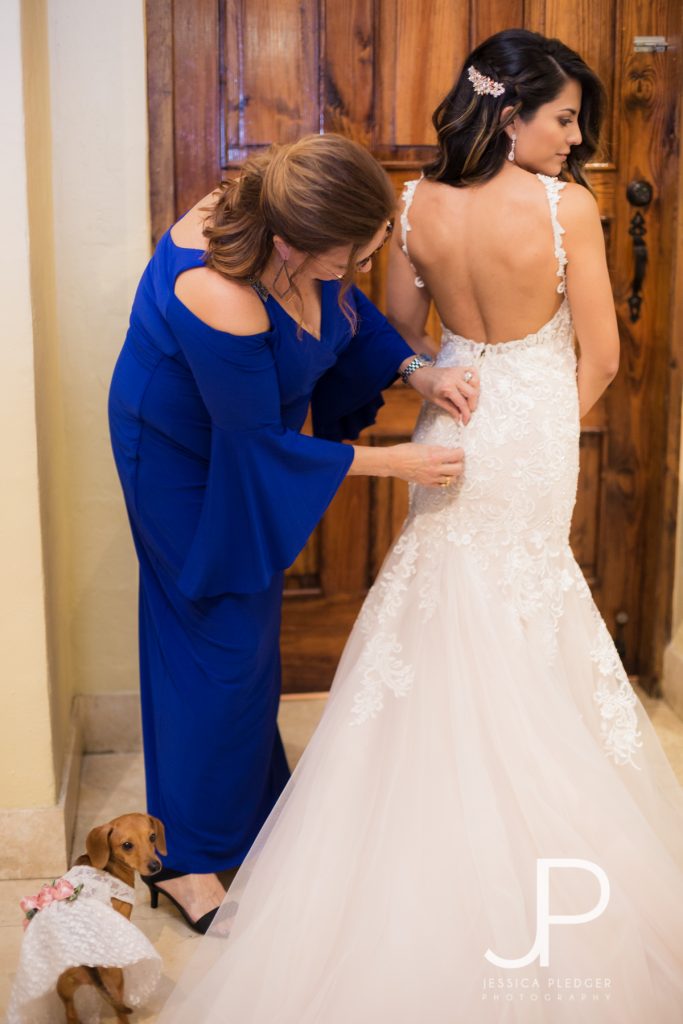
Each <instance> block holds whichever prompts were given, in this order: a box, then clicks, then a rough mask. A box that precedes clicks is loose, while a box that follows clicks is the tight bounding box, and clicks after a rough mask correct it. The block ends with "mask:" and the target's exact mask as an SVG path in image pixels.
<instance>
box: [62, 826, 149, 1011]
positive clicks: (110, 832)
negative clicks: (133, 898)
mask: <svg viewBox="0 0 683 1024" xmlns="http://www.w3.org/2000/svg"><path fill="white" fill-rule="evenodd" d="M85 848H86V851H87V852H86V853H85V854H83V855H82V856H81V857H79V858H78V860H77V861H76V862H75V864H86V865H89V866H90V867H94V868H99V869H100V870H102V871H106V872H108V873H109V874H111V875H113V876H114V877H115V878H118V879H120V880H121V881H122V882H125V884H126V885H129V886H131V887H132V886H133V885H134V883H135V872H136V871H137V872H139V873H140V874H145V875H154V874H157V873H158V872H159V871H160V870H161V867H162V865H161V861H160V860H159V858H158V856H157V850H158V851H159V853H161V854H162V855H165V854H166V836H165V833H164V826H163V823H162V822H161V821H159V819H158V818H154V817H152V816H151V815H149V814H123V815H121V816H120V817H119V818H114V819H113V820H112V821H109V822H107V823H106V824H105V825H98V826H97V827H96V828H94V829H92V831H91V832H90V833H89V834H88V837H87V839H86V841H85ZM111 903H112V906H113V908H114V910H117V911H118V912H119V913H120V914H123V916H124V917H126V918H127V919H130V916H131V913H132V911H133V906H132V904H131V903H126V902H124V901H123V900H118V899H116V898H114V897H112V900H111ZM81 985H95V986H96V987H97V989H98V991H99V992H100V994H101V995H102V996H103V997H104V999H105V1000H106V1001H107V1002H108V1003H109V1004H110V1006H112V1007H113V1009H114V1010H115V1011H116V1019H117V1021H119V1022H125V1021H126V1020H127V1016H126V1015H128V1014H130V1013H132V1012H133V1011H132V1010H131V1009H130V1007H128V1006H126V1004H125V1002H124V993H123V969H122V968H121V967H85V966H83V967H70V968H69V969H68V970H66V971H63V972H62V974H61V975H60V976H59V979H58V981H57V994H58V995H59V998H60V999H61V1001H62V1003H63V1004H64V1010H65V1012H66V1020H67V1022H68V1024H79V1018H78V1014H77V1013H76V1007H75V1005H74V993H75V992H76V990H77V989H78V988H79V987H80V986H81Z"/></svg>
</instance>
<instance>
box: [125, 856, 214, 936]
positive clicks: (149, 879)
mask: <svg viewBox="0 0 683 1024" xmlns="http://www.w3.org/2000/svg"><path fill="white" fill-rule="evenodd" d="M186 874H187V871H174V870H173V868H162V869H161V871H157V873H156V874H155V875H140V878H141V879H142V881H143V882H144V883H145V885H146V886H147V888H148V889H149V902H150V906H151V907H152V910H156V908H157V907H158V905H159V893H160V892H161V893H163V894H164V896H165V897H166V898H167V899H169V900H170V901H171V903H172V904H173V905H174V906H175V907H177V908H178V910H179V911H180V913H181V914H182V915H183V917H184V918H185V920H186V921H187V923H188V924H189V926H190V928H192V929H193V931H195V932H199V934H200V935H206V933H207V931H208V930H209V925H210V924H211V922H212V921H213V919H214V917H215V916H216V914H217V913H218V909H219V908H218V907H214V908H213V910H209V911H207V913H206V914H203V915H202V917H200V918H199V919H198V920H197V921H194V920H193V919H192V918H191V917H190V915H189V914H188V912H187V911H186V910H185V907H184V906H183V905H182V903H179V902H178V900H177V899H176V898H175V897H174V896H171V894H170V892H166V890H165V889H160V888H159V886H158V885H157V882H168V881H170V880H171V879H172V878H182V877H183V875H186Z"/></svg>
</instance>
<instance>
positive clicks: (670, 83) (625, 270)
mask: <svg viewBox="0 0 683 1024" xmlns="http://www.w3.org/2000/svg"><path fill="white" fill-rule="evenodd" d="M147 26H148V68H149V109H150V175H151V202H152V219H153V229H154V240H156V238H158V236H159V235H160V234H161V232H163V231H164V230H165V229H166V227H168V225H169V224H171V223H172V222H173V221H174V220H175V219H176V218H177V217H178V216H179V215H181V214H182V213H183V212H184V211H185V210H186V209H187V208H189V207H190V206H192V205H193V204H194V202H196V199H197V198H198V197H199V196H201V195H203V194H204V193H205V192H207V191H208V190H209V188H211V187H213V186H214V185H215V183H216V181H217V180H218V179H219V178H220V177H221V176H222V175H227V174H229V173H231V172H234V170H235V168H236V167H237V166H238V165H239V163H240V161H241V160H243V159H244V158H245V157H246V156H247V155H248V154H249V153H251V152H253V151H254V150H255V149H259V148H260V147H263V146H266V145H268V144H269V143H271V142H288V141H291V140H293V139H295V138H297V137H298V136H300V135H301V134H303V133H305V132H311V131H313V132H317V131H338V132H342V133H343V134H346V135H348V136H350V137H351V138H354V139H356V140H357V141H359V142H362V143H363V144H364V145H366V146H368V147H369V149H370V150H371V151H372V152H373V153H374V155H375V156H376V157H377V158H378V159H379V160H380V161H381V163H382V164H383V166H384V167H385V168H386V170H387V172H388V173H389V175H390V176H391V178H392V180H393V182H394V184H395V187H396V190H397V192H399V191H400V189H401V187H402V183H403V182H404V181H405V180H407V179H409V178H412V177H416V176H417V174H419V167H420V165H421V164H422V163H423V162H424V161H425V160H426V159H427V158H428V157H429V156H430V155H431V153H432V151H433V150H432V148H431V147H432V144H433V138H434V136H433V131H432V128H431V119H430V118H431V112H432V110H433V109H434V107H435V106H436V104H437V102H438V101H439V100H440V98H441V97H442V95H443V94H444V93H445V92H446V91H447V89H448V88H449V87H450V85H451V84H452V81H453V78H454V76H455V74H456V72H457V71H458V69H459V67H460V66H461V64H462V61H463V60H464V58H465V57H466V56H467V53H468V52H469V51H470V50H471V49H472V47H473V46H474V45H476V44H477V43H478V42H480V41H481V40H482V39H484V38H486V37H487V36H488V35H490V34H491V33H493V32H495V31H498V30H500V29H503V28H509V27H514V26H524V27H526V28H530V29H533V30H536V31H539V32H542V33H544V34H546V35H551V36H558V37H559V38H561V39H562V40H563V41H564V42H566V43H567V44H568V45H569V46H572V47H573V48H574V49H576V50H578V51H579V53H581V54H582V56H583V57H584V58H585V59H586V60H587V61H588V62H589V63H590V64H591V65H592V66H593V67H594V68H595V69H596V70H597V71H598V73H599V74H600V76H601V77H602V79H603V81H604V82H605V85H606V88H607V92H608V96H609V115H608V118H607V124H606V131H605V141H604V145H603V149H602V153H601V154H600V155H599V159H598V160H596V162H595V163H594V164H593V165H592V166H591V168H590V176H591V181H592V184H593V186H594V188H595V190H596V193H597V195H598V198H599V203H600V209H601V213H602V218H603V224H604V229H605V234H606V239H607V247H608V255H609V263H610V268H611V273H612V280H613V285H614V294H615V302H616V306H617V310H618V315H619V323H620V329H621V337H622V364H621V369H620V373H619V376H618V378H617V380H616V381H615V383H614V384H613V385H612V386H611V388H610V389H609V391H608V393H607V395H606V397H605V398H604V399H603V400H602V401H601V402H600V403H599V405H598V406H597V407H596V409H594V410H593V412H592V413H591V415H590V417H589V418H588V419H587V420H586V421H585V423H584V425H583V431H582V437H581V477H580V487H579V497H578V503H577V508H576V513H575V517H574V523H573V529H572V545H573V548H574V551H575V553H576V556H577V558H578V560H579V562H580V564H581V566H582V568H583V570H584V572H585V573H586V576H587V578H588V580H589V582H590V585H591V588H592V590H593V593H594V596H595V598H596V601H597V603H598V606H599V607H600V609H601V611H602V613H603V615H604V617H605V619H606V621H607V625H608V627H609V629H610V631H611V632H612V633H613V635H614V636H615V638H616V640H617V644H618V646H619V648H620V650H621V652H622V656H623V657H624V659H625V661H626V665H627V668H628V670H629V671H630V672H631V673H633V674H637V675H639V676H640V679H641V682H642V683H643V685H645V686H646V688H648V689H649V690H651V691H654V689H655V685H656V679H657V674H658V671H659V667H660V663H661V655H662V649H663V644H664V642H665V640H666V639H667V637H668V629H669V620H670V605H671V591H672V571H673V570H672V565H673V557H672V556H673V542H674V530H675V507H676V493H677V466H678V445H679V415H680V371H679V360H678V358H677V357H678V349H679V347H680V344H681V339H680V338H679V337H674V336H672V334H671V331H670V329H669V324H670V323H671V315H672V303H673V302H674V301H675V297H676V291H675V288H672V280H673V269H672V263H673V255H674V252H675V246H676V238H675V216H674V211H675V209H676V202H677V198H678V196H677V189H678V173H677V172H678V144H679V141H680V139H679V125H680V110H679V107H678V98H679V96H680V91H681V89H680V86H681V62H680V58H679V56H678V55H679V53H680V42H681V26H680V9H679V3H678V0H649V2H648V3H645V2H644V0H599V2H598V3H594V4H588V3H574V4H567V3H564V2H563V0H506V3H504V4H503V3H501V2H500V0H473V2H471V3H470V4H460V3H453V2H452V0H429V2H426V0H425V2H419V3H418V2H416V0H348V2H347V3H343V4H340V3H337V2H334V0H147ZM636 36H661V37H664V38H665V39H666V40H668V43H669V49H668V50H666V51H664V52H652V51H645V52H636V49H635V46H634V39H635V37H636ZM631 181H645V182H648V183H649V184H650V185H651V187H652V198H651V201H650V202H649V203H648V204H647V205H646V206H645V207H640V208H637V207H635V206H632V205H630V203H629V202H628V200H627V198H626V189H627V186H628V184H629V183H630V182H631ZM632 194H633V195H635V196H636V199H637V196H638V195H640V196H641V198H642V196H643V194H644V192H643V188H642V187H641V189H640V192H638V189H636V190H635V193H632ZM638 212H639V213H640V215H641V218H642V220H640V221H638V220H637V221H636V222H635V224H634V222H633V218H634V216H635V215H636V213H638ZM634 237H635V238H636V241H637V243H638V245H640V246H641V251H642V245H643V244H647V246H648V263H647V270H646V273H645V278H644V282H643V286H642V289H641V298H642V303H641V305H640V310H639V315H638V319H637V320H633V319H632V309H634V308H635V307H634V306H633V304H632V305H629V301H628V300H629V294H630V292H631V283H632V279H633V276H634V246H633V241H634ZM384 262H385V255H384V254H383V255H382V257H381V258H380V259H379V260H377V261H375V265H374V266H373V270H372V273H371V275H370V276H369V277H363V278H361V280H360V281H359V283H360V284H361V285H362V286H363V287H364V288H365V290H366V291H367V292H368V294H369V295H370V296H371V298H373V300H374V301H375V302H377V304H378V305H379V306H380V307H382V306H383V303H384V274H385V265H384ZM432 326H433V329H434V332H435V334H437V335H438V324H437V321H436V318H435V317H432ZM418 407H419V402H418V399H417V396H416V395H415V393H414V392H412V391H411V390H409V389H406V388H403V386H402V385H397V386H395V387H394V388H393V389H391V391H390V392H388V394H387V402H386V405H385V407H384V409H383V410H382V412H381V414H380V417H379V419H378V422H377V425H376V426H375V427H373V428H372V429H370V430H368V431H366V432H365V434H364V437H363V441H364V443H366V444H391V443H395V442H398V441H402V440H406V439H408V438H409V436H410V433H411V430H412V427H413V424H414V422H415V418H416V416H417V412H418ZM406 508H407V495H406V487H405V485H403V484H402V483H401V482H399V481H395V480H387V479H366V478H350V479H348V480H346V481H345V483H344V485H343V486H342V488H341V489H340V491H339V493H338V495H337V497H336V498H335V500H334V502H333V504H332V506H331V507H330V509H329V511H328V513H327V515H326V516H325V518H324V520H323V522H322V523H321V524H320V526H319V528H318V529H317V530H316V532H315V534H314V535H313V537H312V538H311V540H310V542H309V544H308V545H307V547H306V549H305V551H304V552H302V554H301V556H300V557H299V559H298V560H297V562H296V563H295V564H294V565H293V566H292V568H291V569H290V570H289V571H288V574H287V584H286V593H285V604H284V618H283V640H282V646H283V664H284V689H285V691H290V692H292V691H311V690H324V689H327V688H328V687H329V684H330V682H331V679H332V676H333V673H334V669H335V666H336V663H337V660H338V657H339V654H340V652H341V649H342V646H343V643H344V640H345V638H346V636H347V635H348V632H349V629H350V627H351V624H352V622H353V620H354V618H355V616H356V614H357V611H358V608H359V607H360V604H361V602H362V600H363V597H364V595H365V593H366V592H367V589H368V587H369V585H370V584H371V582H372V580H373V579H374V577H375V575H376V573H377V571H378V569H379V567H380V565H381V562H382V559H383V557H384V555H385V553H386V551H387V549H388V547H389V545H390V543H391V540H392V538H393V537H394V536H395V534H396V532H397V531H398V529H399V528H400V524H401V522H402V519H403V517H404V515H405V512H406Z"/></svg>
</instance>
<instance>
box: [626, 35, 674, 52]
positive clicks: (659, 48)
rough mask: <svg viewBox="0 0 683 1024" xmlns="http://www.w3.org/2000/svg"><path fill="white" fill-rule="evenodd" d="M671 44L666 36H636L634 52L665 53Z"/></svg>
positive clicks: (634, 38)
mask: <svg viewBox="0 0 683 1024" xmlns="http://www.w3.org/2000/svg"><path fill="white" fill-rule="evenodd" d="M670 45H671V44H670V43H668V42H667V40H666V39H665V38H664V36H634V37H633V50H634V52H635V53H664V52H665V51H666V50H668V49H669V47H670Z"/></svg>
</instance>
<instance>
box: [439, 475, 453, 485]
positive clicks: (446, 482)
mask: <svg viewBox="0 0 683 1024" xmlns="http://www.w3.org/2000/svg"><path fill="white" fill-rule="evenodd" d="M450 482H451V478H450V477H449V476H447V477H444V479H443V480H442V481H441V487H448V485H449V484H450Z"/></svg>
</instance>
